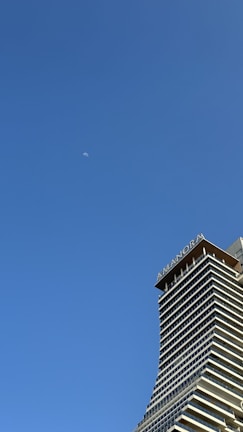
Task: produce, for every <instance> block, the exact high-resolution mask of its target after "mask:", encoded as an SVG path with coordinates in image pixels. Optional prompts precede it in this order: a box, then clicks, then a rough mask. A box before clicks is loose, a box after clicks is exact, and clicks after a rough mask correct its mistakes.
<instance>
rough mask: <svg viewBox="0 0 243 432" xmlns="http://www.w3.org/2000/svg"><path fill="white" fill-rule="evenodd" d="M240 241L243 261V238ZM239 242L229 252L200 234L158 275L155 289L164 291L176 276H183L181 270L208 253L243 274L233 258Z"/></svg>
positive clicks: (237, 261)
mask: <svg viewBox="0 0 243 432" xmlns="http://www.w3.org/2000/svg"><path fill="white" fill-rule="evenodd" d="M238 240H241V241H242V249H241V252H242V259H243V238H242V237H241V238H240V239H238ZM238 240H237V241H236V242H235V243H233V245H232V246H231V247H230V248H229V249H228V250H227V251H225V250H223V249H220V248H219V247H218V246H215V245H214V244H213V243H211V242H209V241H208V240H206V239H205V237H204V236H203V234H199V235H198V236H197V237H196V238H195V239H194V240H192V241H191V242H190V243H189V244H188V245H186V246H185V247H184V248H183V249H182V250H181V251H180V253H179V254H178V255H176V257H175V258H174V259H173V260H172V261H171V262H170V263H169V264H168V265H167V266H166V267H164V269H163V270H162V271H161V272H160V273H159V274H158V279H157V282H156V284H155V287H156V288H159V289H161V290H162V291H164V290H165V286H166V284H170V283H171V282H173V281H174V279H175V275H176V276H178V277H179V276H181V270H185V269H186V268H187V266H191V265H192V264H193V262H195V260H197V259H198V258H199V257H200V256H202V255H205V254H206V253H207V254H211V255H213V256H215V257H217V258H218V259H220V260H221V261H224V262H225V263H226V264H228V265H229V266H230V267H232V268H234V269H235V270H236V271H237V272H241V271H242V267H241V263H240V261H239V258H236V257H235V256H233V255H234V253H233V252H234V251H235V248H236V249H237V248H238ZM235 245H236V246H235ZM231 253H232V254H231ZM240 257H241V256H240ZM242 263H243V262H242Z"/></svg>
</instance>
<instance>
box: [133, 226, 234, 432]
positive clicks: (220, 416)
mask: <svg viewBox="0 0 243 432" xmlns="http://www.w3.org/2000/svg"><path fill="white" fill-rule="evenodd" d="M155 286H156V287H157V288H158V289H160V290H161V295H160V297H159V314H160V355H159V370H158V376H157V379H156V383H155V386H154V389H153V393H152V396H151V399H150V402H149V404H148V406H147V409H146V413H145V415H144V418H143V420H142V421H141V422H140V423H139V424H138V426H137V428H136V429H135V432H173V431H178V432H195V431H198V432H203V431H207V432H243V355H242V348H243V339H242V338H243V336H242V330H243V310H242V308H243V305H242V301H243V238H240V239H238V240H237V241H236V242H235V243H234V244H233V245H232V246H231V247H230V248H229V249H228V250H227V251H224V250H222V249H220V248H219V247H217V246H215V245H214V244H212V243H211V242H209V241H208V240H206V239H205V238H204V236H203V235H202V234H199V235H198V236H197V237H196V238H195V239H194V240H192V241H191V242H190V243H189V244H188V245H186V246H185V247H184V248H183V249H182V250H181V251H180V252H179V254H178V255H176V257H175V258H174V259H173V260H172V261H171V262H170V263H169V264H168V265H167V266H166V267H165V268H164V269H163V270H162V271H161V272H160V273H159V275H158V280H157V282H156V285H155Z"/></svg>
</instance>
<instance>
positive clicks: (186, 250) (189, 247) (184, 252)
mask: <svg viewBox="0 0 243 432" xmlns="http://www.w3.org/2000/svg"><path fill="white" fill-rule="evenodd" d="M204 238H205V237H204V235H203V234H198V235H197V237H196V238H195V239H193V240H191V241H190V243H189V244H187V245H186V246H185V247H184V248H183V249H182V250H181V251H180V252H179V253H178V254H177V255H176V256H175V258H173V260H172V261H171V262H170V263H169V264H167V266H166V267H164V268H163V270H162V271H161V272H160V273H159V274H158V278H157V281H158V282H159V281H160V280H161V279H162V278H163V277H164V276H165V275H166V274H167V273H168V272H169V271H170V270H171V269H172V268H173V267H175V266H176V264H178V263H179V262H180V261H181V260H182V258H184V257H185V256H186V255H187V254H188V253H189V252H190V251H191V250H192V249H193V248H194V247H195V246H196V245H197V244H198V243H199V242H200V241H201V240H203V239H204Z"/></svg>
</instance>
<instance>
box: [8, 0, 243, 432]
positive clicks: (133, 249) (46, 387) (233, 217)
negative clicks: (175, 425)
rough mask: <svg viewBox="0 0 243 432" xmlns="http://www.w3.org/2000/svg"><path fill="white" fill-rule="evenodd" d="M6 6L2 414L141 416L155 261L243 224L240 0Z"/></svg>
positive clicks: (55, 426)
mask: <svg viewBox="0 0 243 432" xmlns="http://www.w3.org/2000/svg"><path fill="white" fill-rule="evenodd" d="M0 9H1V10H0V42H1V43H0V50H1V68H0V75H1V80H0V101H1V103H0V187H1V194H0V196H1V213H0V222H1V223H0V230H1V256H0V265H1V271H0V282H1V301H0V328H1V331H0V346H1V359H0V382H1V386H0V430H1V431H4V432H70V431H71V432H80V431H85V432H95V431H97V430H99V431H104V432H114V431H115V432H125V431H127V432H129V431H130V432H131V431H132V430H133V429H134V427H135V426H136V424H137V422H138V421H140V420H141V418H142V416H143V414H144V411H145V406H146V404H147V403H148V401H149V398H150V395H151V391H152V387H153V384H154V381H155V377H156V373H157V364H158V352H159V331H158V330H159V326H158V324H159V323H158V312H157V299H158V294H159V293H158V292H157V291H156V289H155V288H154V283H155V280H156V276H157V273H158V271H159V270H161V268H162V267H163V266H164V265H166V264H167V263H168V262H169V261H171V259H172V258H173V257H174V255H176V253H177V252H178V251H179V250H180V249H181V248H182V247H183V246H184V245H185V244H187V243H188V241H190V240H191V239H192V238H194V237H195V236H196V235H197V233H199V232H203V233H204V235H205V236H206V237H207V238H208V239H209V240H210V241H212V242H214V243H216V244H218V245H219V246H220V247H222V248H226V247H227V246H229V245H230V244H231V243H232V242H233V241H234V240H235V239H236V238H237V237H239V236H240V235H241V236H242V235H243V232H242V210H243V205H242V156H243V126H242V124H243V123H242V100H243V81H242V77H243V51H242V46H243V26H242V13H243V3H242V1H241V0H234V1H229V0H227V1H226V0H217V1H216V0H203V1H195V0H184V1H181V0H174V1H171V0H168V1H156V0H155V1H150V2H148V1H144V0H139V1H138V0H134V1H133V0H132V1H131V0H130V1H127V0H123V1H122V2H117V1H111V0H109V1H108V0H102V1H101V0H100V1H98V0H93V2H91V1H76V0H69V2H67V1H66V0H65V1H64V0H60V1H57V0H48V1H46V0H43V1H42V2H38V3H37V2H33V1H26V0H23V1H22V2H19V1H18V2H17V1H16V0H12V1H11V0H8V1H6V0H2V2H1V6H0ZM84 152H87V153H88V154H89V157H86V156H83V153H84Z"/></svg>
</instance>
